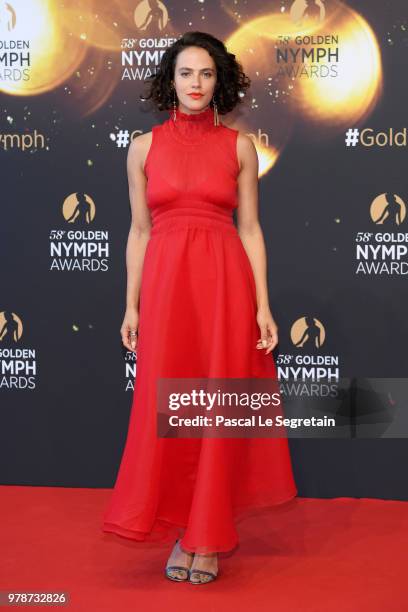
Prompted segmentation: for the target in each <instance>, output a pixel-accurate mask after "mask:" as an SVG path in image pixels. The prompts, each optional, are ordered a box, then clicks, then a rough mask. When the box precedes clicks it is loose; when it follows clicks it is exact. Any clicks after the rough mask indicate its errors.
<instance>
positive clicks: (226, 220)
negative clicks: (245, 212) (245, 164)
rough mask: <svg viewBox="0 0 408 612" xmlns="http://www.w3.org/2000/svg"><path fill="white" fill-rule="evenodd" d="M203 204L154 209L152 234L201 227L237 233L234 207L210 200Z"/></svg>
mask: <svg viewBox="0 0 408 612" xmlns="http://www.w3.org/2000/svg"><path fill="white" fill-rule="evenodd" d="M204 205H205V206H203V204H201V206H174V204H173V205H171V207H168V208H167V207H160V209H158V210H156V211H154V210H153V211H152V229H151V232H150V234H151V235H154V234H157V233H159V232H168V231H170V230H172V229H181V228H186V227H201V228H207V229H209V230H211V229H212V230H215V231H225V232H230V233H236V232H237V230H236V227H235V225H234V221H233V218H232V209H228V208H226V209H221V208H220V207H219V206H216V205H214V204H213V205H210V204H209V203H208V202H206V203H204Z"/></svg>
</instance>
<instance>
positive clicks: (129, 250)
mask: <svg viewBox="0 0 408 612" xmlns="http://www.w3.org/2000/svg"><path fill="white" fill-rule="evenodd" d="M151 138H152V135H151V132H148V133H146V134H142V135H140V136H137V137H136V138H134V139H133V140H132V142H131V143H130V145H129V149H128V155H127V162H126V166H127V176H128V183H129V200H130V208H131V215H132V218H131V224H130V229H129V235H128V240H127V245H126V271H127V287H126V313H125V318H124V321H123V323H122V327H121V330H120V333H121V336H122V342H123V344H124V345H125V346H126V348H128V349H129V350H133V348H134V346H132V344H131V342H130V340H131V339H130V338H129V332H130V331H131V330H132V331H137V327H138V321H139V316H138V309H139V296H140V286H141V279H142V268H143V261H144V256H145V251H146V247H147V243H148V241H149V238H150V230H151V218H150V211H149V208H148V206H147V201H146V184H147V179H146V176H145V173H144V170H143V167H144V162H145V159H146V155H147V152H148V150H149V148H150V145H151ZM135 344H136V342H135Z"/></svg>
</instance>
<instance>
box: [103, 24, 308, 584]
mask: <svg viewBox="0 0 408 612" xmlns="http://www.w3.org/2000/svg"><path fill="white" fill-rule="evenodd" d="M247 87H249V79H248V77H247V76H245V74H244V73H243V72H242V70H241V67H240V64H239V63H238V62H237V61H236V59H235V56H234V55H233V54H231V53H228V52H227V50H226V48H225V46H224V45H223V43H222V42H221V41H219V40H218V39H216V38H214V37H213V36H211V35H209V34H205V33H201V32H189V33H186V34H184V36H183V37H181V38H180V39H179V40H178V41H176V43H174V44H173V45H172V47H170V48H169V49H168V50H167V51H166V53H165V54H164V55H163V57H162V60H161V63H160V66H159V69H158V71H157V73H156V75H154V77H153V81H152V84H151V89H150V92H149V95H148V96H147V97H148V98H151V99H152V100H153V101H154V102H155V104H156V106H157V107H158V108H159V109H160V110H164V109H166V110H168V112H169V117H168V119H167V120H166V121H164V122H163V123H162V124H161V125H156V126H154V127H153V129H152V132H149V133H146V134H143V135H141V136H138V137H137V138H135V139H134V140H133V141H132V143H131V145H130V147H129V154H128V164H127V168H128V177H129V193H130V202H131V210H132V223H131V228H130V233H129V239H128V245H127V273H128V277H127V308H126V313H125V317H124V320H123V324H122V327H121V335H122V342H123V344H124V346H125V347H126V348H127V349H129V350H133V351H135V352H137V373H136V380H135V389H134V397H133V405H132V411H131V416H130V421H129V429H128V434H127V440H126V445H125V450H124V453H123V456H122V461H121V465H120V468H119V472H118V476H117V480H116V484H115V488H114V491H113V495H112V497H111V500H110V503H109V506H108V508H107V510H106V512H105V516H104V525H103V529H104V530H105V531H110V532H113V533H116V534H118V535H121V536H124V537H127V538H131V539H134V540H139V541H144V540H150V541H152V540H158V539H160V538H163V537H164V538H169V537H170V536H171V537H173V536H174V535H175V534H177V536H178V538H177V540H176V543H175V545H174V546H173V549H172V551H171V554H170V557H169V559H168V561H167V565H166V573H165V575H166V576H167V577H168V578H170V579H171V580H176V581H185V580H189V581H190V582H191V583H194V584H204V583H205V582H209V581H211V580H214V579H215V577H216V576H217V574H218V553H220V552H227V551H231V550H233V549H234V548H235V547H236V545H237V543H238V535H237V531H236V527H235V522H236V521H237V520H238V519H240V518H241V517H243V516H244V515H246V514H247V513H248V511H253V510H254V509H255V508H260V507H264V506H271V505H273V504H278V503H282V502H284V501H287V500H289V499H291V498H293V497H294V496H295V495H296V493H297V490H296V487H295V483H294V480H293V475H292V469H291V463H290V455H289V450H288V443H287V439H286V438H281V439H247V438H224V439H222V438H218V439H213V438H208V439H207V438H203V439H199V438H169V437H167V438H166V437H160V436H158V435H157V420H156V419H157V412H156V408H157V407H156V382H157V380H158V379H160V378H208V379H209V378H223V377H231V378H234V377H235V378H240V377H242V378H248V377H252V378H274V377H275V376H276V368H275V363H274V360H273V356H272V355H270V353H271V351H272V349H273V348H274V347H275V346H276V344H277V341H278V334H277V326H276V323H275V321H274V319H273V317H272V314H271V311H270V308H269V302H268V289H267V283H266V256H265V246H264V241H263V235H262V231H261V228H260V226H259V222H258V216H257V205H258V204H257V181H258V158H257V153H256V149H255V147H254V145H253V143H252V141H251V139H250V138H249V137H247V136H246V135H244V134H241V133H239V132H238V131H237V130H235V129H232V128H229V127H227V126H225V125H223V124H222V123H221V122H220V121H219V117H218V114H221V115H222V114H225V113H226V112H228V111H230V110H232V109H233V108H234V107H235V106H236V105H237V104H238V103H240V102H241V100H240V94H242V93H244V91H245V90H246V89H247ZM234 209H236V210H237V228H236V227H235V225H234V223H233V217H232V213H233V210H234ZM259 336H260V337H259ZM261 349H265V350H264V351H262V352H261Z"/></svg>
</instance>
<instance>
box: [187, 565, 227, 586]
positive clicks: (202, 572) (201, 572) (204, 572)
mask: <svg viewBox="0 0 408 612" xmlns="http://www.w3.org/2000/svg"><path fill="white" fill-rule="evenodd" d="M217 566H218V559H217ZM219 573H220V570H219V568H217V571H216V572H210V571H208V570H200V569H192V568H190V569H189V570H188V580H189V582H190V583H191V584H208V583H209V582H214V580H215V579H216V578H217V576H218V574H219ZM193 574H197V575H198V576H200V577H201V576H203V577H205V579H204V580H201V578H200V579H199V580H191V576H192V575H193Z"/></svg>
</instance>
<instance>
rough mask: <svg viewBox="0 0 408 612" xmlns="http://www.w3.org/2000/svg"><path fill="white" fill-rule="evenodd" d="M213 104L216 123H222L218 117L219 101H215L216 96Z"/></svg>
mask: <svg viewBox="0 0 408 612" xmlns="http://www.w3.org/2000/svg"><path fill="white" fill-rule="evenodd" d="M213 106H214V125H220V122H219V119H218V108H217V103H216V101H215V96H213Z"/></svg>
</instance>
